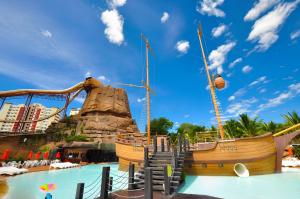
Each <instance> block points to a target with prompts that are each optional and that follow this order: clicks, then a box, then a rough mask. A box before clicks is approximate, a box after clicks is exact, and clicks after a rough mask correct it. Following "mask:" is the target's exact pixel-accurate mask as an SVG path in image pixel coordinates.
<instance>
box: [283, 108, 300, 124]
mask: <svg viewBox="0 0 300 199" xmlns="http://www.w3.org/2000/svg"><path fill="white" fill-rule="evenodd" d="M283 118H284V119H285V120H286V123H287V124H288V125H290V126H292V125H295V124H298V123H300V116H299V115H298V113H297V112H296V111H293V112H291V113H290V112H288V113H287V114H285V115H283Z"/></svg>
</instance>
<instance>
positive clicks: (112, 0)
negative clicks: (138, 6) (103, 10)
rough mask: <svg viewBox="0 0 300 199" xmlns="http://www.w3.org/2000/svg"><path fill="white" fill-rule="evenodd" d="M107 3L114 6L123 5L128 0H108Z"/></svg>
mask: <svg viewBox="0 0 300 199" xmlns="http://www.w3.org/2000/svg"><path fill="white" fill-rule="evenodd" d="M107 4H108V5H109V6H111V7H112V8H116V7H122V6H124V5H125V4H126V0H107Z"/></svg>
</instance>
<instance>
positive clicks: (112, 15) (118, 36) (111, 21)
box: [101, 9, 124, 45]
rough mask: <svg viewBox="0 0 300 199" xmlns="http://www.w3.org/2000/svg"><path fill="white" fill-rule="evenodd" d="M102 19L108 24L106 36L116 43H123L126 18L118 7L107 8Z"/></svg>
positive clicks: (102, 14)
mask: <svg viewBox="0 0 300 199" xmlns="http://www.w3.org/2000/svg"><path fill="white" fill-rule="evenodd" d="M101 21H102V22H103V24H105V25H106V28H105V30H104V33H105V35H106V38H107V39H108V40H109V41H110V42H111V43H114V44H118V45H121V44H122V43H123V41H124V35H123V24H124V19H123V17H122V15H120V14H119V12H118V11H117V10H116V9H113V10H105V11H104V12H102V13H101Z"/></svg>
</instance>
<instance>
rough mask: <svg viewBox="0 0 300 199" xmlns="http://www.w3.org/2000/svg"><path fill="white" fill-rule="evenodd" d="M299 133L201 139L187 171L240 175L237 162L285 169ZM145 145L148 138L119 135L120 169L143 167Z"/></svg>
mask: <svg viewBox="0 0 300 199" xmlns="http://www.w3.org/2000/svg"><path fill="white" fill-rule="evenodd" d="M297 135H300V130H297V131H295V132H293V133H289V134H286V135H281V136H276V137H275V136H274V135H272V134H271V133H267V134H264V135H261V136H256V137H251V138H238V139H234V140H221V141H217V142H210V143H198V144H196V145H194V146H191V148H190V152H189V155H188V156H186V158H185V162H184V172H185V173H186V174H187V175H221V176H226V175H236V174H235V172H234V165H235V164H236V163H243V164H244V165H245V166H246V167H247V169H248V170H249V173H250V175H261V174H270V173H276V172H281V162H282V156H283V153H284V149H285V148H286V146H287V145H288V144H289V142H290V141H291V140H292V139H293V138H294V137H296V136H297ZM144 146H146V142H145V141H144V142H142V141H140V140H139V141H137V139H120V138H117V140H116V155H117V156H118V158H119V165H120V169H121V170H126V169H127V168H128V165H129V163H130V162H131V163H133V164H135V165H136V166H137V167H140V166H141V165H142V164H143V161H144ZM150 151H151V147H150Z"/></svg>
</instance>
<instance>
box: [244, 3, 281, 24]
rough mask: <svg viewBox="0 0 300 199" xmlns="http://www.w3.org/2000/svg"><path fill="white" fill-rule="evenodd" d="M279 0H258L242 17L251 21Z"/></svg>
mask: <svg viewBox="0 0 300 199" xmlns="http://www.w3.org/2000/svg"><path fill="white" fill-rule="evenodd" d="M278 2H279V0H259V1H258V2H255V4H254V7H253V8H251V10H249V11H248V13H247V14H246V16H245V17H244V21H252V20H255V19H256V18H257V17H259V16H260V15H261V14H262V13H264V12H265V11H267V10H268V9H269V8H271V7H272V6H274V5H275V4H277V3H278Z"/></svg>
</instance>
